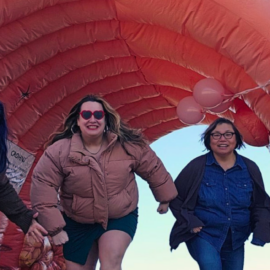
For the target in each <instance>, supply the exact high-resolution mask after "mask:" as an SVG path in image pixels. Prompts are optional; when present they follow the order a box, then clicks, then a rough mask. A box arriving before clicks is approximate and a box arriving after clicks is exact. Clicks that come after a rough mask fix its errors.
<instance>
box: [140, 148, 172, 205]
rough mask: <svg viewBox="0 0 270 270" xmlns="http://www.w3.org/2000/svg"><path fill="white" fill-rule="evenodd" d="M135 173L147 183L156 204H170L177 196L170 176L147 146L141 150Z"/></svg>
mask: <svg viewBox="0 0 270 270" xmlns="http://www.w3.org/2000/svg"><path fill="white" fill-rule="evenodd" d="M135 173H136V174H138V175H139V176H140V177H141V178H143V179H144V180H146V181H147V182H148V184H149V187H150V188H151V190H152V192H153V194H154V197H155V199H156V200H157V201H158V202H163V203H166V202H170V201H171V200H172V199H174V198H175V197H176V196H177V190H176V188H175V185H174V183H173V180H172V177H171V175H170V174H169V173H168V172H167V170H166V169H165V167H164V165H163V163H162V162H161V160H160V159H159V158H158V157H157V155H156V154H155V152H154V151H153V150H152V149H151V148H150V147H149V146H148V145H146V146H144V147H143V148H141V151H140V155H139V159H138V166H137V167H136V169H135Z"/></svg>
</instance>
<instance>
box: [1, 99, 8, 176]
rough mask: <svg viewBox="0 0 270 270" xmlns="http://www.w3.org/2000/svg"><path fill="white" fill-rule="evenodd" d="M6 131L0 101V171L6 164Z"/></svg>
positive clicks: (3, 112)
mask: <svg viewBox="0 0 270 270" xmlns="http://www.w3.org/2000/svg"><path fill="white" fill-rule="evenodd" d="M7 133H8V129H7V123H6V117H5V110H4V105H3V104H2V102H0V172H3V171H4V170H5V169H6V166H7Z"/></svg>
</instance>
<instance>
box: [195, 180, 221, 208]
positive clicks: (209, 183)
mask: <svg viewBox="0 0 270 270" xmlns="http://www.w3.org/2000/svg"><path fill="white" fill-rule="evenodd" d="M216 199H217V184H216V181H215V180H212V179H211V180H205V181H203V182H202V183H201V187H200V190H199V197H198V201H199V203H200V204H201V205H202V206H204V207H207V208H208V207H211V206H214V205H216Z"/></svg>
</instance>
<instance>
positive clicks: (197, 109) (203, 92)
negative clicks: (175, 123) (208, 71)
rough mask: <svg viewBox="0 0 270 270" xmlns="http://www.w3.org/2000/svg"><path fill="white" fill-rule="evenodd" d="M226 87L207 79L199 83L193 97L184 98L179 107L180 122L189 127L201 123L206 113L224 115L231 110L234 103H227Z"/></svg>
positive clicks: (228, 94) (195, 87)
mask: <svg viewBox="0 0 270 270" xmlns="http://www.w3.org/2000/svg"><path fill="white" fill-rule="evenodd" d="M226 96H231V94H230V93H226V91H225V89H224V87H223V86H222V84H221V83H220V82H218V81H217V80H215V79H211V78H206V79H202V80H200V81H199V82H197V83H196V84H195V86H194V89H193V96H189V97H185V98H183V99H182V100H181V101H180V102H179V103H178V105H177V115H178V117H179V119H180V121H181V122H182V123H184V124H187V125H194V124H198V123H200V122H201V121H202V120H203V119H204V117H205V112H206V111H208V112H211V113H213V114H217V113H223V112H225V111H226V110H228V109H229V108H230V106H231V105H232V101H231V100H230V101H226Z"/></svg>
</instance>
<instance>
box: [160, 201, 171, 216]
mask: <svg viewBox="0 0 270 270" xmlns="http://www.w3.org/2000/svg"><path fill="white" fill-rule="evenodd" d="M168 208H169V203H160V204H159V206H158V209H157V211H158V212H159V213H160V214H165V213H167V212H168Z"/></svg>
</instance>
